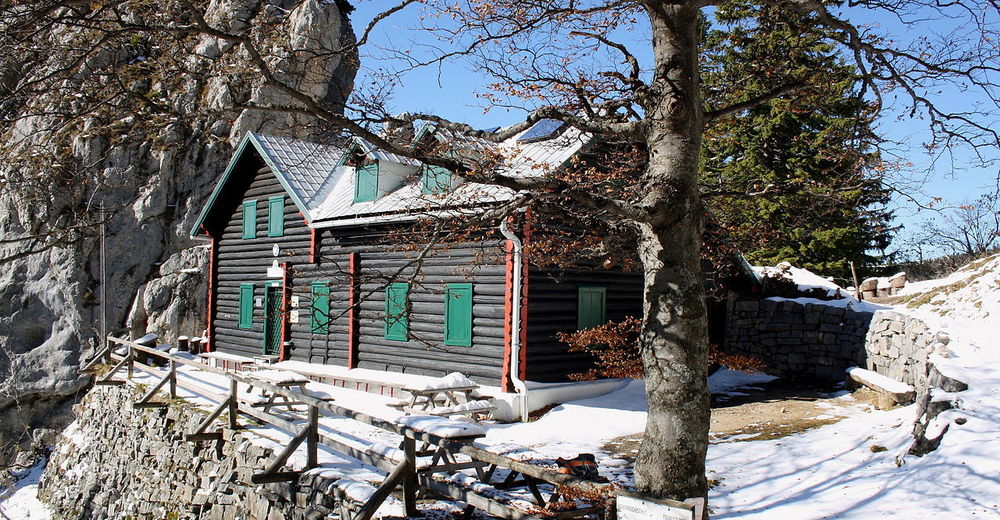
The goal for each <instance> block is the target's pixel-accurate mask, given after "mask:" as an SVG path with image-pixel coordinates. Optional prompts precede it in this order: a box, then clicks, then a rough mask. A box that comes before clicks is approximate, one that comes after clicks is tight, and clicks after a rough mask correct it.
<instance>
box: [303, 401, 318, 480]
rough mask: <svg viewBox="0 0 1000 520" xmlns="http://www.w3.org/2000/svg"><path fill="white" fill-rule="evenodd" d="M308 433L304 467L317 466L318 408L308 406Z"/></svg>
mask: <svg viewBox="0 0 1000 520" xmlns="http://www.w3.org/2000/svg"><path fill="white" fill-rule="evenodd" d="M308 428H309V433H308V434H307V435H308V437H306V468H307V469H312V468H315V467H316V466H319V453H318V451H317V450H318V448H319V446H318V445H319V408H316V407H315V406H310V407H309V426H308Z"/></svg>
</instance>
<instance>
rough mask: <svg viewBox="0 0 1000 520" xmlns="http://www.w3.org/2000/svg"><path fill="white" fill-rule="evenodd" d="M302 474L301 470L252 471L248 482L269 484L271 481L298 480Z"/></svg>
mask: <svg viewBox="0 0 1000 520" xmlns="http://www.w3.org/2000/svg"><path fill="white" fill-rule="evenodd" d="M301 475H302V472H301V471H278V472H272V473H254V474H253V475H250V482H251V483H253V484H270V483H271V482H288V481H293V480H298V479H299V477H300V476H301Z"/></svg>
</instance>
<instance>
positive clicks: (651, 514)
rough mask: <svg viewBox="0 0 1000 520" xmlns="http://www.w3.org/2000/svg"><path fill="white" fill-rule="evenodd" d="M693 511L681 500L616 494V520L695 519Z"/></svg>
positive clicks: (692, 508) (691, 507)
mask: <svg viewBox="0 0 1000 520" xmlns="http://www.w3.org/2000/svg"><path fill="white" fill-rule="evenodd" d="M694 513H695V512H694V507H693V506H690V505H688V504H685V503H683V502H675V501H673V500H654V499H651V498H638V497H635V496H631V495H626V494H619V495H618V520H695V516H694Z"/></svg>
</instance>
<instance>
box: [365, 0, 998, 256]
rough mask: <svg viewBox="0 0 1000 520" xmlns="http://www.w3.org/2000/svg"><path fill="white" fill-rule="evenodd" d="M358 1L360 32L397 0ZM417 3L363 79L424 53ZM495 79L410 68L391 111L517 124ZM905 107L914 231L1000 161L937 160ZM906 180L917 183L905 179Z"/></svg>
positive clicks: (484, 124) (371, 51) (452, 66)
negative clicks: (398, 56)
mask: <svg viewBox="0 0 1000 520" xmlns="http://www.w3.org/2000/svg"><path fill="white" fill-rule="evenodd" d="M354 3H355V5H356V11H355V12H354V13H353V14H352V21H353V24H354V28H355V32H358V33H360V31H361V30H363V29H364V27H365V26H366V25H367V24H368V22H369V21H370V20H371V19H372V17H374V16H375V15H376V14H378V13H380V12H381V11H383V10H384V9H386V8H388V7H389V6H390V5H393V4H394V3H395V2H385V1H379V0H373V1H366V0H357V1H355V2H354ZM418 8H419V5H417V6H410V7H409V8H407V9H406V10H404V11H402V12H400V13H396V14H395V15H393V16H392V17H391V18H389V19H388V20H384V21H383V22H382V23H381V24H380V27H381V28H380V29H377V30H376V31H375V33H374V34H373V35H372V41H371V45H369V46H368V49H367V50H366V51H364V52H363V55H362V72H361V74H359V83H360V82H362V81H370V79H368V78H369V76H368V74H370V73H371V72H373V71H378V70H380V69H381V70H382V71H384V70H385V69H390V70H391V69H392V67H393V66H394V65H392V64H390V63H388V62H386V60H385V59H384V58H385V56H386V52H385V50H384V49H385V48H394V49H412V51H411V52H413V53H419V52H421V51H420V46H419V44H414V43H413V42H419V43H421V44H426V43H427V42H429V40H428V38H427V35H426V34H421V33H420V32H418V31H414V30H413V29H412V28H414V27H416V26H418V25H419V23H420V21H419V18H418V16H417V9H418ZM851 16H852V17H853V18H854V19H855V20H856V21H861V22H862V23H865V24H869V25H870V26H871V28H872V29H873V30H876V31H884V32H886V33H889V34H892V35H894V36H895V37H896V38H897V39H899V40H905V38H915V37H917V36H927V35H933V33H932V31H938V32H939V31H947V30H948V29H949V28H950V27H949V21H947V20H942V21H938V22H935V23H934V24H931V25H928V26H927V27H928V28H929V29H928V31H927V33H925V34H921V35H918V34H914V33H913V32H912V31H911V32H907V31H905V30H903V26H902V25H900V24H899V22H898V20H895V19H893V18H892V17H890V16H885V15H881V16H872V15H871V13H870V12H868V11H858V12H857V13H852V14H851ZM862 17H863V18H862ZM643 32H645V31H637V33H636V34H629V35H625V36H624V37H625V38H627V39H631V40H632V42H633V43H636V44H637V45H635V46H634V49H633V51H635V50H637V49H643V48H645V49H648V47H649V44H648V36H647V35H646V34H642V33H643ZM639 57H640V59H643V58H645V60H646V61H647V62H648V57H649V54H648V53H647V55H646V56H645V57H644V56H643V55H642V54H639ZM489 81H490V79H489V78H486V77H483V76H482V75H481V74H479V73H478V72H476V71H475V70H473V69H472V65H471V64H469V63H468V62H465V61H461V60H456V61H450V62H447V63H444V64H442V65H440V66H434V67H426V68H421V69H418V70H414V71H410V72H408V73H406V74H405V75H402V76H399V77H398V82H399V85H398V87H397V88H395V92H394V95H393V97H392V99H391V102H390V104H391V109H392V111H393V112H402V111H410V112H429V113H434V114H438V115H440V116H442V117H446V118H448V119H451V120H454V121H461V122H465V123H468V124H470V125H472V126H474V127H477V128H488V127H494V126H501V125H506V124H510V123H514V122H517V121H518V120H519V119H520V118H522V117H523V115H524V112H522V111H515V110H510V109H502V108H492V109H489V110H486V107H487V106H488V104H487V103H485V102H484V101H483V100H480V99H478V98H477V97H476V93H479V92H483V91H485V90H486V88H485V87H486V86H487V84H488V82H489ZM934 95H936V96H937V99H939V100H941V102H942V103H944V104H945V106H963V105H964V104H966V103H967V102H968V101H969V96H970V95H972V94H970V93H968V92H954V91H947V90H945V91H942V92H940V93H935V94H934ZM892 98H893V95H890V96H887V99H889V100H890V101H891V99H892ZM901 112H903V107H902V106H901V105H900V106H896V107H893V109H892V110H889V111H887V112H886V113H885V114H884V115H883V117H882V118H881V120H880V121H879V124H878V131H879V133H880V135H881V136H882V137H884V138H887V139H889V140H891V141H893V142H898V143H901V144H900V145H898V146H896V145H894V146H892V147H890V149H889V152H890V153H891V154H895V155H896V156H897V157H898V159H899V160H900V161H901V162H907V163H910V166H908V167H906V168H905V169H904V170H903V171H901V172H900V173H899V174H898V179H897V181H898V182H896V183H895V184H896V185H898V186H899V187H900V189H901V190H903V191H905V192H906V193H907V195H908V196H896V197H895V198H894V201H893V203H892V208H893V209H894V210H895V213H896V217H897V218H896V220H897V223H898V224H902V225H904V226H906V227H907V228H908V229H910V230H912V229H913V228H915V227H916V224H917V223H918V222H920V221H921V220H925V219H929V218H933V217H934V215H935V213H934V212H933V211H928V210H923V209H920V205H927V204H931V205H936V206H939V207H940V206H946V205H949V204H950V205H957V204H960V203H962V202H963V201H964V200H966V199H974V198H975V197H976V196H978V195H979V194H981V193H983V192H984V191H986V190H987V189H989V188H991V187H993V186H994V185H995V183H996V182H997V176H998V166H997V165H996V164H993V165H989V166H980V165H978V164H975V163H976V161H975V159H974V158H973V156H972V154H971V153H970V152H969V151H968V150H962V149H957V150H954V151H953V152H952V154H945V155H943V156H937V160H936V161H935V157H934V156H931V155H928V154H927V153H926V152H925V151H924V149H923V143H924V142H926V141H927V138H928V135H929V132H928V127H927V122H926V121H924V120H920V119H916V120H914V119H910V118H907V117H900V113H901ZM990 158H991V159H996V158H1000V152H997V151H994V152H993V153H992V155H991V157H990ZM899 179H905V180H908V181H913V182H903V181H901V180H899ZM911 197H912V199H914V200H911ZM933 197H940V198H941V199H943V202H942V203H935V202H932V201H933V199H932V198H933ZM909 233H910V231H903V232H902V233H901V234H900V235H899V236H898V237H897V239H898V238H903V237H906V236H908V235H909Z"/></svg>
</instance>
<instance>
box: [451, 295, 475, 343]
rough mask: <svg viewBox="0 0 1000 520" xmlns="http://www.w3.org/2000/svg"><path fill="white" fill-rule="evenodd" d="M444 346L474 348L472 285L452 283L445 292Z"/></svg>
mask: <svg viewBox="0 0 1000 520" xmlns="http://www.w3.org/2000/svg"><path fill="white" fill-rule="evenodd" d="M444 298H445V300H444V344H445V345H450V346H458V347H471V346H472V284H471V283H450V284H448V285H446V286H445V291H444Z"/></svg>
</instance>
